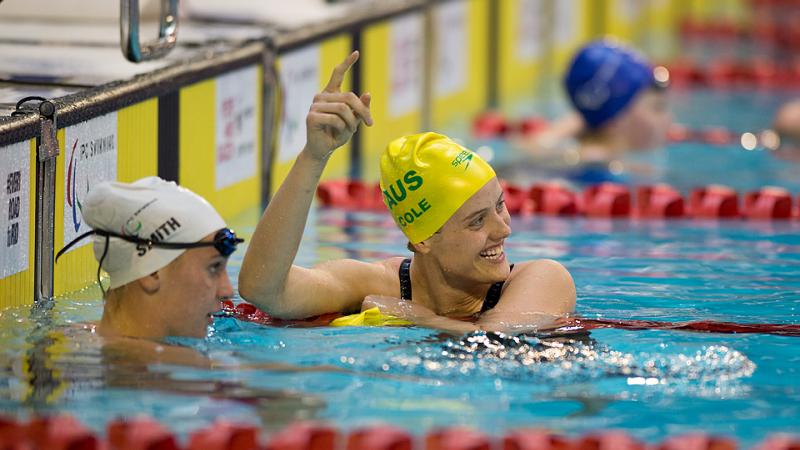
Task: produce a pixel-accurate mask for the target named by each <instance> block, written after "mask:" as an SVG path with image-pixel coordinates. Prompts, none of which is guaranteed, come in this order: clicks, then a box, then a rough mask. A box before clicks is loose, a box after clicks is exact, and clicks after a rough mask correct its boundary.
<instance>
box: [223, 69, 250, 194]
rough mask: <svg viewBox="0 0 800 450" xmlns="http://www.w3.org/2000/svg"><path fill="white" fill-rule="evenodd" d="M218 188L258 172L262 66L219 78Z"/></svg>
mask: <svg viewBox="0 0 800 450" xmlns="http://www.w3.org/2000/svg"><path fill="white" fill-rule="evenodd" d="M216 83H217V89H216V108H217V112H216V129H217V130H216V131H217V142H216V144H217V145H216V148H217V165H216V170H215V176H214V179H215V186H216V188H217V189H222V188H224V187H227V186H230V185H232V184H235V183H238V182H240V181H244V180H246V179H248V178H252V177H254V176H255V175H256V173H257V168H258V167H257V166H258V155H257V153H256V152H257V149H256V142H258V141H257V138H258V135H257V133H258V124H256V117H257V114H256V113H257V111H256V105H257V99H256V96H255V95H254V94H255V92H256V89H257V88H258V83H259V80H258V68H257V67H255V66H253V67H247V68H244V69H240V70H237V71H234V72H231V73H228V74H225V75H222V76H220V77H219V78H217V80H216Z"/></svg>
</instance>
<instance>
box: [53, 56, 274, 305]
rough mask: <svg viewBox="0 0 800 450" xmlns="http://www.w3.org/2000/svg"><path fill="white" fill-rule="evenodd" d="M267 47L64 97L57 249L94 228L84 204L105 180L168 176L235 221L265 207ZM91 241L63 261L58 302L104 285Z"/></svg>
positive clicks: (58, 270)
mask: <svg viewBox="0 0 800 450" xmlns="http://www.w3.org/2000/svg"><path fill="white" fill-rule="evenodd" d="M264 50H265V47H264V46H263V44H260V43H253V44H250V45H248V46H245V47H243V48H238V49H231V50H229V51H225V52H221V53H218V54H215V55H213V56H210V57H205V56H204V57H202V58H200V59H198V60H196V61H193V62H187V63H184V64H180V65H177V66H174V67H170V68H167V69H163V70H161V71H157V72H155V73H153V74H148V75H147V76H144V77H140V78H138V79H136V80H134V81H131V82H129V83H123V84H122V85H117V86H113V87H109V88H104V87H98V88H96V89H93V90H89V91H87V92H81V93H80V94H76V95H74V96H70V97H66V98H64V99H61V100H60V101H59V102H58V103H57V105H58V123H59V127H60V129H59V132H58V141H59V146H60V148H61V154H62V157H60V158H58V161H57V167H56V173H57V178H58V180H59V181H58V182H57V183H56V189H55V198H56V202H55V211H54V212H55V239H54V241H55V248H56V249H60V248H62V247H63V246H64V245H65V244H66V243H68V242H70V241H71V240H72V239H74V237H76V236H78V235H80V234H81V233H83V232H85V231H86V230H87V229H88V227H87V226H86V224H85V223H83V219H82V217H81V215H80V208H81V206H80V202H81V198H82V196H84V195H85V194H86V192H87V191H88V189H89V188H91V185H92V184H94V183H96V182H97V181H99V180H113V179H116V180H120V181H133V180H135V179H138V178H141V177H144V176H148V175H158V176H161V177H162V178H165V179H168V180H174V181H176V182H178V183H180V184H181V185H183V186H186V187H187V188H189V189H192V190H193V191H195V192H197V193H198V194H200V195H202V196H203V197H205V198H206V199H208V200H209V202H211V203H212V204H213V205H214V206H215V207H216V208H217V209H218V210H219V212H220V214H222V216H223V217H225V218H226V219H229V218H231V217H233V216H235V215H237V214H239V213H241V212H243V211H244V210H246V209H248V208H251V207H253V206H255V205H258V204H259V203H260V200H261V199H260V192H261V186H260V183H261V179H262V174H261V171H260V169H259V168H260V167H261V158H262V147H261V142H262V137H261V123H262V121H261V117H262V115H263V112H262V104H263V102H262V96H263V91H264V88H263V86H262V80H263V76H262V67H263V59H264ZM84 105H86V106H84ZM61 127H63V128H61ZM88 243H89V242H88V240H87V241H86V243H85V244H84V245H82V246H78V247H77V248H75V250H71V251H70V252H68V253H66V254H64V255H63V256H62V258H61V259H60V260H59V263H58V264H57V265H56V267H55V270H54V294H55V295H62V294H65V293H67V292H71V291H74V290H76V289H80V288H83V287H85V286H86V285H87V284H89V283H91V281H92V280H94V278H95V271H96V268H97V263H96V262H95V260H94V257H93V255H92V248H91V245H87V244H88Z"/></svg>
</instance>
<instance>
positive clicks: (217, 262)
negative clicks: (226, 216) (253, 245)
mask: <svg viewBox="0 0 800 450" xmlns="http://www.w3.org/2000/svg"><path fill="white" fill-rule="evenodd" d="M214 234H216V233H212V234H209V235H208V236H206V237H205V238H203V242H210V241H213V239H214ZM227 263H228V258H226V257H223V256H222V255H220V254H219V252H218V251H217V249H215V248H214V247H199V248H193V249H189V250H186V251H185V252H184V253H183V254H182V255H181V256H180V257H178V258H177V259H176V260H175V261H173V262H172V263H170V264H169V265H167V266H166V267H164V268H163V269H162V270H160V271H159V274H160V275H161V276H162V277H163V278H162V285H161V288H162V289H164V292H163V298H164V299H165V301H164V304H163V306H162V308H161V313H162V314H161V317H162V318H163V320H165V321H167V323H166V328H167V330H168V335H169V336H188V337H198V338H202V337H205V335H206V331H207V327H208V325H209V324H210V323H211V314H213V313H215V312H217V311H219V310H220V307H221V303H220V300H221V299H223V298H228V297H231V296H232V295H233V286H232V285H231V281H230V278H228V272H227V270H226V266H227Z"/></svg>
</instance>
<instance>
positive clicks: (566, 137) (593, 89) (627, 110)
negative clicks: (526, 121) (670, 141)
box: [523, 39, 672, 183]
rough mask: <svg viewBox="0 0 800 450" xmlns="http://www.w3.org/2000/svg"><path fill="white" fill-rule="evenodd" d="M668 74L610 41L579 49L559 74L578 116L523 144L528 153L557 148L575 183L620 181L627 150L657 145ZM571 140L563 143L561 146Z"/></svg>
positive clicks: (665, 122)
mask: <svg viewBox="0 0 800 450" xmlns="http://www.w3.org/2000/svg"><path fill="white" fill-rule="evenodd" d="M668 84H669V72H668V71H667V69H666V68H664V67H655V68H654V67H652V66H651V65H650V64H649V63H648V62H647V60H646V59H645V58H644V57H643V56H642V55H640V54H639V53H637V52H636V51H634V50H632V49H630V48H628V47H626V46H624V45H623V44H621V43H619V42H616V41H613V40H610V39H603V40H596V41H592V42H590V43H588V44H586V45H585V46H583V47H582V48H580V49H579V50H578V52H577V53H576V54H575V56H574V58H573V59H572V61H571V63H570V65H569V67H568V69H567V72H566V74H565V76H564V87H565V90H566V93H567V95H568V97H569V100H570V102H571V104H572V106H573V107H574V109H575V111H576V112H577V114H576V115H570V116H567V117H565V118H563V119H561V120H560V121H557V122H556V123H555V124H554V125H553V126H552V127H551V131H550V132H549V133H547V132H546V133H543V134H541V135H539V136H535V137H534V142H531V143H527V144H523V145H524V146H525V147H526V148H527V149H528V150H530V151H531V153H533V154H539V155H541V154H546V153H550V152H552V149H553V148H554V147H558V152H559V156H562V157H563V158H564V160H565V162H566V163H567V164H566V165H568V166H573V167H574V169H573V170H572V171H571V175H569V176H568V178H572V179H574V181H577V182H585V183H598V182H603V181H621V180H620V179H617V178H618V177H616V176H615V174H619V173H621V172H623V171H624V167H623V166H622V165H621V164H622V163H621V162H620V158H621V157H622V156H623V155H624V154H625V153H627V152H629V151H640V150H651V149H655V148H658V147H661V146H662V145H663V144H664V142H665V138H666V133H667V130H668V128H669V126H670V123H671V121H672V119H671V115H670V112H669V108H668V105H667V97H666V87H667V85H668ZM570 141H572V142H574V144H573V145H565V142H570Z"/></svg>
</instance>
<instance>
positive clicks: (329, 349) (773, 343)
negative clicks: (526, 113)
mask: <svg viewBox="0 0 800 450" xmlns="http://www.w3.org/2000/svg"><path fill="white" fill-rule="evenodd" d="M252 217H253V218H254V217H255V212H254V214H253V215H252ZM245 221H250V219H247V220H245ZM250 223H251V226H250V227H246V226H244V224H241V225H240V226H239V229H240V230H242V231H244V232H245V233H248V232H251V231H252V228H251V227H252V221H250ZM512 226H513V228H514V229H515V233H514V235H512V239H511V240H510V242H509V243H508V245H507V251H508V254H509V257H510V258H511V259H512V260H514V261H521V260H525V259H533V258H544V257H547V258H556V259H558V260H559V261H561V262H563V263H564V264H565V265H566V266H567V267H568V268H569V270H570V271H571V273H572V274H573V277H574V279H575V282H576V285H577V289H578V293H579V298H578V309H577V313H578V314H579V315H580V316H583V317H590V318H595V317H603V318H637V319H653V320H665V321H680V320H689V319H708V320H722V321H735V322H752V323H759V322H780V323H792V324H800V295H799V294H798V292H800V277H798V276H797V273H798V272H800V270H798V269H800V233H798V231H800V223H796V222H788V223H783V222H781V223H777V222H776V223H770V224H766V223H762V224H756V223H748V222H739V221H733V222H720V223H712V222H696V221H673V222H668V223H667V222H644V223H635V222H630V221H627V220H619V221H596V220H569V219H558V218H524V219H523V218H515V219H514V220H513V223H512ZM399 242H403V241H402V239H401V236H400V234H399V232H398V231H397V230H395V229H394V228H393V227H392V226H391V223H390V222H389V221H388V220H387V217H385V216H383V215H380V214H371V213H345V212H343V211H338V210H321V211H315V213H314V214H312V217H311V219H310V223H309V226H308V233H307V235H306V238H305V239H304V241H303V244H302V246H301V258H300V260H301V261H300V262H301V263H302V264H313V263H315V262H319V261H323V260H327V259H329V258H331V257H343V256H350V257H357V258H361V259H365V260H375V259H379V258H382V257H384V256H386V255H388V254H404V252H403V249H402V246H401V245H400V244H398V243H399ZM240 258H241V252H239V253H238V254H237V255H236V256H235V257H234V259H233V260H232V261H231V267H230V271H231V275H232V277H234V279H235V274H236V272H237V270H238V265H239V263H240V261H241V260H240ZM81 295H82V296H83V297H87V299H84V300H81V301H76V302H69V301H65V300H61V301H59V302H57V303H56V305H55V307H54V309H53V310H52V311H50V312H48V313H39V314H37V317H36V320H32V319H31V318H30V317H29V314H28V313H27V312H26V311H21V310H6V311H3V313H2V317H0V324H1V325H2V327H0V330H2V331H0V341H2V342H4V344H5V345H4V347H3V350H2V356H3V359H4V360H6V361H7V362H8V365H9V366H10V371H9V372H8V373H7V376H6V377H4V378H2V381H0V411H5V412H7V413H13V414H19V415H27V414H29V413H30V412H32V411H49V410H53V409H57V410H63V411H68V412H71V413H72V414H74V415H76V416H77V417H78V418H79V419H81V420H83V421H85V422H86V423H87V424H90V425H91V426H92V427H95V428H96V429H98V430H101V429H102V427H103V426H104V424H105V423H106V421H107V420H109V418H110V417H114V416H116V415H133V414H138V413H147V414H150V415H152V416H154V417H156V418H158V419H160V420H163V421H165V422H167V423H168V424H170V426H171V427H172V428H173V429H175V430H176V431H177V432H179V433H182V434H186V433H188V432H190V431H191V430H193V429H196V428H198V427H200V426H203V425H206V424H208V423H211V422H213V420H214V419H216V418H219V417H224V418H226V419H229V420H240V421H246V422H253V423H258V424H260V425H262V426H264V427H266V428H267V429H269V430H274V429H277V428H279V427H280V426H282V425H284V424H285V423H288V422H290V421H291V420H295V419H298V418H318V419H323V420H327V421H330V422H332V423H334V424H336V425H338V426H340V427H342V428H343V429H351V428H354V427H358V426H362V425H366V424H373V423H391V424H395V425H398V426H402V427H405V428H408V429H409V430H412V431H414V432H416V433H421V432H422V431H423V430H427V429H429V428H431V427H435V426H442V425H452V424H461V425H467V426H471V427H474V428H476V429H480V430H483V431H485V432H487V433H490V434H492V435H501V434H502V433H503V432H504V431H505V430H508V429H512V428H515V427H522V426H532V425H535V426H546V427H549V428H552V429H554V430H557V431H560V432H563V433H566V434H569V435H577V434H580V433H582V432H585V431H589V430H593V429H598V428H617V429H624V430H627V431H629V432H630V433H632V434H633V435H634V436H637V437H639V438H641V439H644V440H647V441H657V440H658V439H661V438H663V437H665V436H666V435H670V434H675V433H682V432H687V431H694V430H698V429H703V430H705V431H710V432H715V433H722V434H725V435H728V436H733V437H737V438H738V439H740V440H741V442H742V443H744V444H745V445H752V444H754V443H755V442H757V441H758V440H759V439H761V438H763V437H764V436H765V435H766V434H768V433H771V432H779V431H783V432H789V431H796V430H798V429H800V406H799V405H800V352H798V351H797V348H798V345H800V341H799V340H798V339H800V338H791V337H780V336H770V335H759V334H754V335H729V334H701V333H689V332H679V331H655V330H650V331H626V330H614V329H606V330H595V331H593V332H592V333H591V335H590V337H584V338H582V339H579V340H577V341H576V342H572V343H569V342H566V343H563V342H553V341H548V340H539V339H537V338H535V337H527V338H525V337H523V338H521V339H519V340H518V341H517V342H513V341H510V340H509V339H508V338H503V337H498V336H492V335H490V336H486V335H482V334H475V335H470V336H467V337H465V338H451V337H447V336H443V335H439V334H438V333H436V332H434V331H431V330H426V329H419V328H391V329H390V328H384V329H362V328H351V329H335V328H328V327H321V328H310V329H309V328H305V329H299V328H270V327H264V326H261V325H256V324H252V323H245V322H240V321H238V320H235V319H232V318H221V319H217V321H216V323H215V325H214V329H212V330H211V334H210V336H209V337H208V338H207V339H206V340H204V341H201V340H192V339H182V340H179V343H180V344H182V345H187V346H190V347H193V348H196V349H197V350H198V351H201V352H203V353H205V354H207V355H209V356H210V357H212V358H215V359H217V360H220V361H226V362H227V363H229V364H241V365H246V366H252V365H253V364H258V363H264V362H283V363H289V364H294V365H297V366H301V367H304V368H315V367H316V368H319V370H321V371H312V372H304V373H297V372H276V371H272V370H259V369H256V370H230V369H229V370H201V369H191V368H185V367H178V366H168V365H151V366H150V367H147V368H146V369H145V368H142V367H137V366H132V367H129V366H126V365H125V364H122V363H113V362H110V360H108V359H107V358H106V359H104V355H103V354H102V353H101V352H100V345H101V342H100V340H99V339H98V338H85V337H84V338H69V339H64V342H62V343H53V342H51V341H52V339H53V337H52V336H53V334H52V333H49V334H48V333H47V332H45V331H42V330H37V329H36V328H35V325H36V324H37V323H44V330H53V329H56V330H58V329H61V330H63V329H64V325H66V324H68V323H71V322H83V321H89V320H97V319H98V318H99V315H100V309H101V305H100V302H99V301H97V300H92V299H91V298H88V297H92V296H93V295H96V294H95V293H94V292H92V291H87V292H85V293H83V294H81ZM81 295H79V296H78V297H80V296H81ZM56 334H57V333H56ZM48 339H51V341H48ZM37 352H38V353H42V354H39V355H36V353H37ZM34 355H35V356H34ZM23 361H29V362H30V361H39V365H40V366H43V367H44V368H45V369H46V368H47V367H50V369H51V370H49V371H48V370H43V368H42V367H40V370H39V372H37V373H39V375H38V378H39V379H38V380H33V379H31V377H30V375H29V374H30V373H31V372H28V375H25V374H24V371H23V370H22V368H21V367H22V364H23ZM326 366H333V367H336V368H340V369H346V372H341V373H337V372H329V371H326V369H325V367H326ZM41 373H44V374H48V373H49V374H50V379H48V376H42V375H41ZM26 377H27V378H26ZM221 382H225V383H227V385H226V386H222V385H221ZM31 386H34V387H33V388H32V390H31V391H28V392H34V394H29V395H28V398H27V400H25V401H23V400H22V399H23V398H24V392H26V391H27V390H28V389H30V387H31ZM210 391H214V392H215V393H213V394H211V393H209V392H210Z"/></svg>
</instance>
